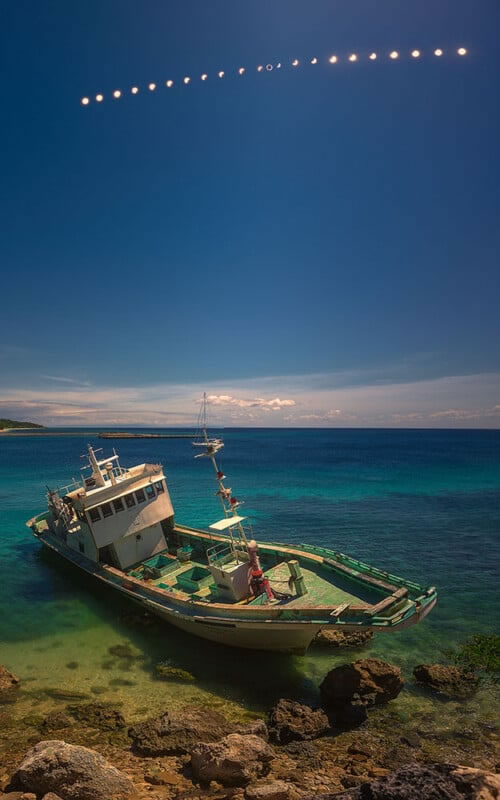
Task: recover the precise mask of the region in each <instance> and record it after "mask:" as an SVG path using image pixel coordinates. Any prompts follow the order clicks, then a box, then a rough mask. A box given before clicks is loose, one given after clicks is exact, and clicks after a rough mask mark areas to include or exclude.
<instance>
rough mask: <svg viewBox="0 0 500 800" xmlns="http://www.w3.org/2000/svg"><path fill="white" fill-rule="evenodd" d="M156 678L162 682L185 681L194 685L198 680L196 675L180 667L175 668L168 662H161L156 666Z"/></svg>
mask: <svg viewBox="0 0 500 800" xmlns="http://www.w3.org/2000/svg"><path fill="white" fill-rule="evenodd" d="M155 677H156V678H158V679H159V680H161V681H184V683H192V682H193V681H195V680H196V678H195V677H194V675H192V674H191V673H190V672H188V671H187V670H185V669H181V668H180V667H173V666H172V664H169V663H168V662H167V661H160V663H159V664H156V665H155Z"/></svg>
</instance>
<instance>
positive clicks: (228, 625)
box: [37, 534, 321, 654]
mask: <svg viewBox="0 0 500 800" xmlns="http://www.w3.org/2000/svg"><path fill="white" fill-rule="evenodd" d="M37 538H38V539H39V540H40V541H41V542H42V544H44V545H45V546H46V547H48V548H49V549H50V550H52V551H54V552H55V553H57V554H58V555H60V556H62V557H63V558H65V559H66V560H67V561H70V562H71V563H72V564H73V565H74V566H76V567H79V568H80V569H83V570H84V571H85V572H87V573H88V574H89V575H92V576H93V577H94V578H97V579H98V580H100V581H101V582H102V583H105V584H106V585H107V586H109V587H110V588H112V589H115V590H117V591H119V592H121V593H122V594H124V595H126V596H127V597H128V598H129V599H131V600H133V601H134V602H135V603H138V604H139V605H141V606H142V607H143V608H145V609H147V611H149V612H151V613H152V614H155V616H157V617H160V619H162V620H164V621H165V622H169V623H170V624H171V625H175V627H176V628H179V629H180V630H183V631H185V632H186V633H191V634H193V635H194V636H198V637H200V638H202V639H208V640H209V641H211V642H217V643H218V644H224V645H226V646H229V647H240V648H246V649H249V650H268V651H269V650H274V651H276V652H285V653H295V654H303V653H305V652H306V650H307V648H308V647H309V645H310V644H311V642H312V640H313V639H314V637H315V636H316V634H317V633H318V631H319V630H320V629H321V625H315V624H314V623H312V622H307V621H304V622H276V621H273V622H270V621H264V620H263V621H262V622H261V621H259V620H248V621H246V620H231V621H230V622H229V621H225V620H214V619H213V618H211V619H205V618H203V617H201V616H199V615H190V614H183V613H182V612H181V611H177V610H174V609H171V608H167V607H166V606H163V605H161V603H159V602H156V601H154V600H151V599H149V598H147V597H141V596H140V595H138V594H136V593H135V592H134V591H130V590H128V589H126V588H124V587H123V586H120V585H118V584H116V583H115V582H113V580H111V579H109V578H107V576H106V575H103V574H102V573H99V572H98V571H97V568H98V566H99V565H97V564H94V563H93V562H92V561H90V560H89V559H87V558H85V557H84V556H81V555H80V554H78V553H75V552H74V551H73V550H71V549H70V548H68V547H66V546H65V545H64V544H63V543H62V542H60V541H58V540H57V538H56V537H55V536H52V535H50V534H46V535H43V536H37Z"/></svg>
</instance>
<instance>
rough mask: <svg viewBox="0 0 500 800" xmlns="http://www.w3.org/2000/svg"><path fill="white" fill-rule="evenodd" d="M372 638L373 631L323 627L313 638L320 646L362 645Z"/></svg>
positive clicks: (314, 642)
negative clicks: (338, 629) (337, 629)
mask: <svg viewBox="0 0 500 800" xmlns="http://www.w3.org/2000/svg"><path fill="white" fill-rule="evenodd" d="M370 639H373V631H336V630H335V629H334V628H332V629H330V628H323V630H321V631H318V633H317V634H316V636H315V637H314V639H313V644H317V645H319V646H320V647H362V646H363V645H364V644H366V643H367V642H369V641H370Z"/></svg>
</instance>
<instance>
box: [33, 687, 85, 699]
mask: <svg viewBox="0 0 500 800" xmlns="http://www.w3.org/2000/svg"><path fill="white" fill-rule="evenodd" d="M42 691H43V693H44V694H46V695H47V696H48V697H52V699H53V700H90V699H91V698H90V695H88V694H85V692H78V691H77V690H76V689H43V690H42Z"/></svg>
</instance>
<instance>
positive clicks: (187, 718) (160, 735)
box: [128, 708, 235, 756]
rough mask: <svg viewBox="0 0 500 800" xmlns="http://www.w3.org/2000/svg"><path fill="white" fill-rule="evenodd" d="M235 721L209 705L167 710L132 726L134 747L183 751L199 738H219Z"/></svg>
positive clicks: (160, 752)
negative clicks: (231, 720)
mask: <svg viewBox="0 0 500 800" xmlns="http://www.w3.org/2000/svg"><path fill="white" fill-rule="evenodd" d="M234 729H235V726H234V725H232V724H231V723H230V722H229V721H228V720H227V719H226V718H225V717H224V716H223V715H222V714H219V713H218V712H216V711H210V710H209V709H198V708H184V709H183V710H182V711H181V712H177V711H165V712H164V713H163V714H162V715H161V716H159V717H154V718H151V719H147V720H146V721H145V722H140V723H138V724H137V725H134V726H133V727H132V728H130V729H129V732H128V733H129V736H130V738H131V739H132V747H133V749H134V750H135V751H136V752H137V753H141V755H145V756H164V755H182V754H183V753H189V752H191V749H192V748H193V747H194V745H195V744H198V743H199V742H217V741H218V740H219V739H222V738H223V737H224V736H227V735H228V734H229V733H233V732H234Z"/></svg>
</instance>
